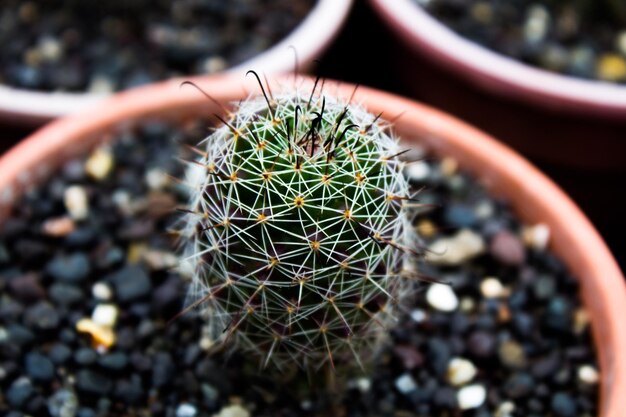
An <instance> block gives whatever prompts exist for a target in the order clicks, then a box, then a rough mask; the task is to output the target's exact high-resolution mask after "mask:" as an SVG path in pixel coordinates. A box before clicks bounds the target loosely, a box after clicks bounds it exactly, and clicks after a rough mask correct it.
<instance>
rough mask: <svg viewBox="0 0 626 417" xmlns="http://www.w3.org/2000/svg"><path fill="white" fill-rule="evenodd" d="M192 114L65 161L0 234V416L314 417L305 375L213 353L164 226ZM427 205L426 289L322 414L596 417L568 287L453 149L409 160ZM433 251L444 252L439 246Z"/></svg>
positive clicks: (581, 315)
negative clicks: (450, 155) (274, 372)
mask: <svg viewBox="0 0 626 417" xmlns="http://www.w3.org/2000/svg"><path fill="white" fill-rule="evenodd" d="M205 134H206V125H201V124H194V125H190V126H187V127H185V128H183V129H175V128H172V127H171V126H167V125H162V124H158V123H150V124H146V125H144V126H143V127H141V128H137V129H133V130H127V131H123V132H120V133H119V134H118V135H117V138H116V139H117V140H116V141H115V142H113V144H112V145H111V146H105V147H101V148H98V149H97V150H95V151H94V152H93V153H92V154H91V155H90V156H89V157H88V158H87V159H85V160H75V161H69V162H68V163H67V164H65V166H64V167H63V169H62V170H61V172H60V173H59V174H58V175H57V176H54V177H52V178H51V180H50V182H48V183H47V184H45V185H43V186H42V187H40V188H39V189H37V190H34V191H32V192H30V193H29V194H28V195H26V196H25V197H24V198H23V200H22V201H21V202H19V203H18V204H16V205H15V207H14V209H13V213H12V215H11V217H10V219H8V221H6V222H5V223H4V225H3V226H2V228H1V229H0V230H1V231H0V392H1V393H2V394H1V395H0V414H2V415H6V416H11V417H20V416H25V415H33V416H55V417H56V416H59V417H60V416H63V417H72V416H77V417H92V416H138V415H151V416H176V417H195V416H198V417H200V416H207V417H208V416H218V417H252V416H255V417H263V416H266V417H270V416H272V417H277V416H284V417H286V416H294V417H295V416H322V415H328V413H327V406H328V404H327V403H328V401H327V398H326V397H325V396H323V395H319V394H318V391H316V390H313V389H311V388H310V387H309V386H308V383H307V380H306V378H297V377H296V378H295V379H291V380H289V381H287V382H286V381H284V380H281V379H279V378H271V377H270V376H269V374H268V373H267V372H266V373H263V372H261V373H259V372H257V370H256V368H255V367H253V366H250V365H249V364H248V363H247V362H246V361H245V358H242V357H239V356H238V355H237V354H234V355H230V356H225V355H222V354H216V355H213V356H209V355H208V354H207V352H206V349H208V348H210V347H211V346H210V341H209V340H207V339H206V337H205V336H204V335H203V321H202V319H201V318H200V317H198V316H197V315H195V314H194V313H193V312H190V313H187V314H184V315H182V316H181V317H179V318H177V319H175V320H173V321H171V322H169V323H168V321H169V320H170V319H171V318H172V317H174V316H175V315H176V314H177V313H178V312H180V311H181V309H182V308H183V306H184V299H185V293H186V283H185V282H184V280H183V279H182V278H181V277H180V276H179V274H178V273H177V270H176V268H175V265H176V262H177V259H176V244H175V240H174V239H173V238H172V237H171V236H170V235H169V234H168V233H167V231H168V229H169V228H171V227H172V225H173V224H174V223H175V221H176V218H177V214H176V212H175V210H174V209H175V207H176V206H178V205H184V204H185V201H186V196H185V192H184V191H183V188H182V187H181V186H180V184H178V183H177V182H176V181H174V180H172V179H171V177H170V176H169V175H167V174H171V175H172V176H174V177H177V178H182V176H183V169H182V164H180V162H179V161H178V160H177V159H176V158H175V157H174V156H175V155H179V156H181V158H186V159H189V158H192V156H191V155H190V154H189V153H190V151H189V150H188V149H187V148H186V147H184V146H181V145H180V144H181V143H185V142H188V143H197V142H198V139H199V138H202V137H203V136H204V135H205ZM406 173H407V175H408V176H409V178H410V179H411V181H412V184H413V185H414V186H415V187H416V188H421V187H425V188H424V190H422V191H421V193H420V194H419V197H418V198H419V200H420V202H423V203H432V204H434V205H435V206H436V207H442V208H434V209H430V210H428V211H426V210H425V211H423V212H422V213H421V214H420V215H419V216H418V217H417V219H416V227H417V228H418V231H419V232H420V234H421V236H422V237H423V239H424V245H425V246H426V247H428V248H430V250H431V254H430V255H427V258H428V262H427V263H426V264H423V265H419V268H420V271H421V273H422V274H423V275H424V276H429V277H435V278H437V279H438V280H441V281H445V282H446V283H447V284H449V285H447V284H445V285H444V284H426V283H424V284H423V286H422V289H423V290H422V291H420V292H418V293H417V294H415V299H414V302H413V304H412V305H411V306H410V308H408V309H407V310H406V311H405V313H404V315H403V316H402V317H401V318H400V320H399V323H398V326H397V327H396V328H395V329H393V331H391V338H390V341H389V343H388V345H387V346H386V347H385V349H384V351H383V353H382V354H381V356H380V357H379V358H378V360H377V362H376V363H375V364H374V366H373V370H371V371H369V372H365V373H364V372H352V373H350V375H349V376H347V374H346V375H344V374H343V373H342V374H341V375H340V376H342V377H344V378H343V379H344V385H343V391H342V398H343V399H342V400H341V403H340V405H339V406H338V407H337V408H335V410H334V411H333V412H334V413H336V415H343V416H353V417H357V416H360V417H366V416H367V417H369V416H372V417H374V416H377V417H381V416H389V417H392V416H395V417H398V416H403V417H418V416H420V417H422V416H423V417H425V416H429V417H449V416H472V417H491V416H493V417H507V416H508V417H516V416H536V417H539V416H551V417H579V416H594V415H596V414H597V410H598V404H597V401H598V399H597V391H598V385H597V384H598V378H599V376H598V372H599V371H598V368H597V364H596V359H595V353H594V347H593V345H592V340H591V337H590V332H589V330H590V329H589V319H588V316H587V314H586V312H585V310H584V308H583V307H582V306H581V303H580V300H579V298H578V286H577V284H576V281H575V280H574V279H573V278H572V276H571V275H570V273H569V272H568V271H567V270H566V269H565V268H564V267H563V265H562V264H561V262H560V261H559V260H558V259H556V258H555V257H554V256H553V255H551V254H550V252H549V251H547V250H546V246H547V243H548V242H549V230H548V229H546V228H545V226H542V225H522V224H520V223H519V222H518V221H517V220H516V218H515V216H514V215H513V214H512V212H511V210H510V209H509V208H508V206H507V204H506V203H505V202H502V201H499V200H494V199H492V198H491V197H489V196H488V195H487V194H486V192H485V190H484V189H483V188H482V187H481V186H480V185H479V184H477V183H476V182H475V181H474V180H472V178H471V177H469V176H468V175H466V174H464V173H463V172H461V171H459V170H458V167H457V164H456V162H455V161H454V160H451V159H443V160H434V159H424V160H421V161H419V162H414V163H411V164H410V165H409V166H408V167H407V170H406ZM444 248H445V249H444Z"/></svg>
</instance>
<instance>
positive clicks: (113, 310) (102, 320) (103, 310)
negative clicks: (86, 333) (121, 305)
mask: <svg viewBox="0 0 626 417" xmlns="http://www.w3.org/2000/svg"><path fill="white" fill-rule="evenodd" d="M118 313H119V310H118V308H117V306H116V305H114V304H98V305H97V306H96V308H94V309H93V313H92V314H91V320H93V322H94V323H96V324H99V325H100V326H105V327H114V326H115V323H116V322H117V316H118Z"/></svg>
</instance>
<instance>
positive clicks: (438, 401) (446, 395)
mask: <svg viewBox="0 0 626 417" xmlns="http://www.w3.org/2000/svg"><path fill="white" fill-rule="evenodd" d="M433 404H434V405H435V407H437V408H439V409H444V410H454V409H456V408H457V402H456V391H455V390H454V389H453V388H450V387H441V388H439V389H437V391H435V395H434V397H433Z"/></svg>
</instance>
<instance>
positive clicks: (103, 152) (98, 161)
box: [85, 146, 113, 180]
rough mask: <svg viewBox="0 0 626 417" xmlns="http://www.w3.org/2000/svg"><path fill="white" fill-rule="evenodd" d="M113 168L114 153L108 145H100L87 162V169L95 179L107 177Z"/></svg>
mask: <svg viewBox="0 0 626 417" xmlns="http://www.w3.org/2000/svg"><path fill="white" fill-rule="evenodd" d="M112 169H113V155H112V154H111V150H110V149H109V148H108V147H104V146H103V147H99V148H97V149H96V150H95V151H93V152H92V154H91V155H90V156H89V159H87V161H86V162H85V171H86V172H87V174H89V176H90V177H92V178H93V179H95V180H103V179H105V178H106V177H107V176H108V175H109V173H110V172H111V170H112Z"/></svg>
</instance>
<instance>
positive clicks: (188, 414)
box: [176, 403, 198, 417]
mask: <svg viewBox="0 0 626 417" xmlns="http://www.w3.org/2000/svg"><path fill="white" fill-rule="evenodd" d="M196 414H198V409H197V408H196V407H195V406H194V405H192V404H189V403H182V404H180V405H179V406H178V407H177V408H176V417H195V416H196Z"/></svg>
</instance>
